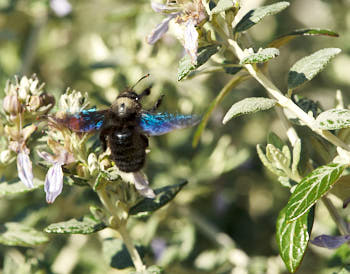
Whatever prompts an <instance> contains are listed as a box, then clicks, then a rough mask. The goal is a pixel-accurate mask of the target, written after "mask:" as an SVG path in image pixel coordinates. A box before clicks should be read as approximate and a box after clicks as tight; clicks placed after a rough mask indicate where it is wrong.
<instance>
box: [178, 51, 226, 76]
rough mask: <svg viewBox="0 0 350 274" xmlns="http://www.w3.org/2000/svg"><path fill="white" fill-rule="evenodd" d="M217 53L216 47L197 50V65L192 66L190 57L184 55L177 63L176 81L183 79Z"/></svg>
mask: <svg viewBox="0 0 350 274" xmlns="http://www.w3.org/2000/svg"><path fill="white" fill-rule="evenodd" d="M218 51H219V47H218V46H217V45H211V46H206V47H202V48H199V49H198V56H197V64H195V65H194V64H192V62H191V57H190V56H189V55H188V54H186V55H185V56H184V57H183V58H182V59H181V60H180V62H179V68H178V73H177V80H178V81H181V80H182V79H184V78H185V77H186V76H187V75H188V74H189V73H190V72H191V71H193V70H195V69H197V68H198V67H200V66H201V65H203V64H204V63H206V62H207V61H208V60H209V58H210V57H211V56H212V55H214V54H215V53H217V52H218Z"/></svg>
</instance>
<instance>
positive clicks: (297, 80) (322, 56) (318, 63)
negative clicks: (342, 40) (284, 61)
mask: <svg viewBox="0 0 350 274" xmlns="http://www.w3.org/2000/svg"><path fill="white" fill-rule="evenodd" d="M340 51H341V50H340V49H338V48H326V49H321V50H319V51H317V52H315V53H313V54H311V55H309V56H306V57H304V58H302V59H300V60H299V61H297V62H296V63H295V64H294V65H293V66H292V68H291V69H290V71H289V73H288V89H295V88H297V87H299V86H300V85H302V84H304V83H305V82H307V81H310V80H311V79H312V78H314V77H315V76H316V75H317V74H318V73H319V72H321V71H322V70H323V69H324V68H325V67H326V65H327V64H328V63H329V62H330V61H331V59H332V58H334V57H335V56H336V55H337V54H339V53H340Z"/></svg>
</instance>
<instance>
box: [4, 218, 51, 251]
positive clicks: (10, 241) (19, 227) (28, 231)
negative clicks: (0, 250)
mask: <svg viewBox="0 0 350 274" xmlns="http://www.w3.org/2000/svg"><path fill="white" fill-rule="evenodd" d="M47 241H48V238H47V236H46V235H45V233H43V232H41V231H37V230H35V229H34V228H32V227H29V226H26V225H23V224H20V223H5V224H3V225H1V226H0V243H1V244H3V245H10V246H26V247H32V246H37V245H40V244H43V243H46V242H47Z"/></svg>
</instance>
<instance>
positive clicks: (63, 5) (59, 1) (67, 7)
mask: <svg viewBox="0 0 350 274" xmlns="http://www.w3.org/2000/svg"><path fill="white" fill-rule="evenodd" d="M50 7H51V9H52V10H53V12H54V13H55V14H56V15H57V16H59V17H64V16H66V15H68V14H69V13H71V11H72V5H71V4H70V3H69V2H68V1H67V0H51V1H50Z"/></svg>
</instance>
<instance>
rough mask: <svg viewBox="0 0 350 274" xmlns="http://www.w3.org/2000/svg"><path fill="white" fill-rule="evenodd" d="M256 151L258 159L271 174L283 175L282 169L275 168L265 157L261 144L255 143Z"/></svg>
mask: <svg viewBox="0 0 350 274" xmlns="http://www.w3.org/2000/svg"><path fill="white" fill-rule="evenodd" d="M256 151H257V152H258V156H259V158H260V161H261V162H262V163H263V165H264V166H265V167H267V168H268V169H269V170H270V171H271V172H272V173H273V174H275V175H277V176H280V177H285V174H284V172H283V171H281V170H279V169H277V168H276V167H275V166H274V165H273V164H272V163H271V162H270V161H269V160H268V159H267V157H266V155H265V153H264V151H263V149H262V147H261V145H259V144H258V145H256Z"/></svg>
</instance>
